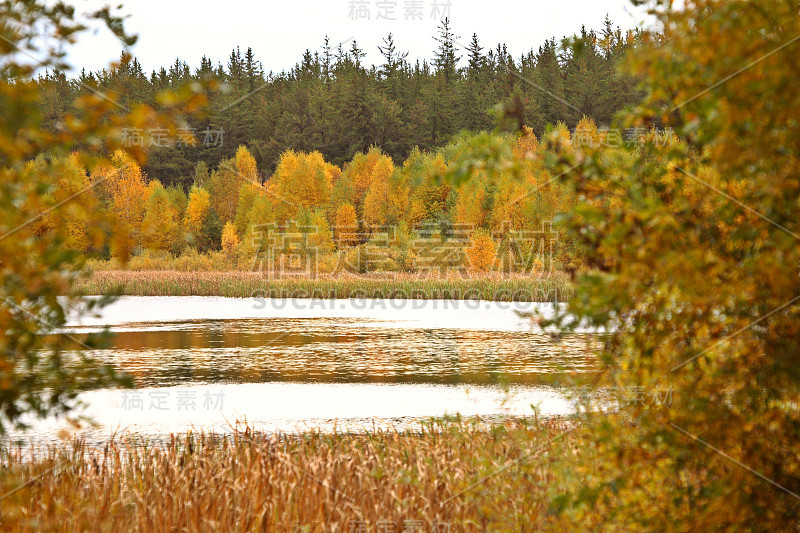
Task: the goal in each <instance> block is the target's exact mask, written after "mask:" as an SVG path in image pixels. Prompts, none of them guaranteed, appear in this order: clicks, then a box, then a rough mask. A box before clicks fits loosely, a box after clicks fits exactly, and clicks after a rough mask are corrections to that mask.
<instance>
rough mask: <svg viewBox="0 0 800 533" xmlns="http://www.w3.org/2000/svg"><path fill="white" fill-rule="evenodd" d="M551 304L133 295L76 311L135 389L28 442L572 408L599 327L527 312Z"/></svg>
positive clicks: (547, 311) (98, 399)
mask: <svg viewBox="0 0 800 533" xmlns="http://www.w3.org/2000/svg"><path fill="white" fill-rule="evenodd" d="M520 311H521V312H528V313H530V312H532V311H536V312H538V313H540V314H542V315H543V316H552V313H553V306H552V305H551V304H541V303H540V304H536V303H511V302H486V301H444V300H293V299H283V300H277V299H236V298H217V297H123V298H120V299H119V300H118V301H116V302H115V303H114V304H112V305H111V306H109V307H107V308H105V309H104V310H103V311H102V313H101V315H100V316H94V317H83V318H82V319H77V318H75V317H73V318H71V319H70V321H69V322H68V325H67V327H66V328H65V330H64V331H65V332H66V333H69V334H71V335H76V336H77V335H79V334H81V333H86V332H88V331H94V330H97V329H99V328H100V327H102V326H109V327H110V328H111V330H112V331H113V332H114V333H115V336H114V338H113V340H112V342H111V345H110V346H108V347H107V348H105V349H102V350H93V351H91V352H90V354H91V355H92V356H93V357H95V358H97V359H100V360H102V361H105V362H110V363H113V364H114V365H115V366H117V367H118V368H119V369H120V370H124V371H125V372H127V373H129V374H130V375H132V376H133V377H134V379H135V382H136V386H137V388H136V389H135V390H120V389H104V390H96V391H91V392H86V393H83V394H81V396H80V399H81V400H82V401H83V402H84V404H85V407H84V408H83V409H82V410H81V411H80V412H81V414H82V415H85V416H88V417H91V418H92V419H93V420H94V422H95V423H96V425H94V426H92V427H89V426H85V427H83V428H80V429H75V428H72V427H71V425H70V424H69V423H68V422H67V421H66V420H63V419H57V418H50V419H46V420H39V421H35V422H34V423H33V427H32V429H31V430H29V431H27V432H25V433H20V432H12V433H11V434H10V435H9V437H10V438H11V439H13V440H15V441H24V442H25V443H31V442H35V443H48V442H54V441H56V440H57V439H59V437H61V438H63V437H65V436H81V437H83V438H86V439H87V440H88V441H90V442H101V441H103V440H105V439H107V438H108V437H109V436H111V435H112V434H117V435H121V434H124V433H129V434H133V435H136V436H139V437H143V438H146V439H154V440H158V439H162V438H163V437H165V436H167V435H169V434H170V433H179V432H185V431H189V430H205V431H215V432H222V433H224V432H230V431H231V429H232V427H234V426H236V425H237V424H239V425H241V424H244V423H246V424H248V425H249V426H250V427H252V428H254V429H256V430H261V431H267V432H287V433H294V432H301V431H304V430H308V429H320V430H322V431H333V430H334V429H338V430H349V431H362V430H368V429H372V428H376V427H381V428H385V427H396V428H402V427H407V426H409V425H411V424H413V423H414V422H415V421H417V420H420V419H424V418H428V417H432V416H443V415H455V414H461V415H464V416H480V417H484V418H487V419H493V418H499V417H505V416H528V415H533V414H534V410H533V408H532V405H535V406H537V409H538V414H539V416H552V415H563V414H568V413H569V412H571V410H572V404H571V402H570V399H569V398H568V397H567V394H566V392H567V391H568V387H570V386H574V384H575V383H576V382H577V383H580V382H582V381H585V380H588V379H589V378H590V377H591V376H592V374H593V372H594V371H595V370H596V366H595V365H596V363H595V359H594V358H593V357H592V356H591V355H590V346H591V344H592V343H593V342H594V339H595V336H594V335H593V334H592V333H591V332H589V331H581V332H579V333H576V334H571V335H567V336H563V337H560V338H553V337H552V336H551V335H549V334H546V333H544V332H542V331H540V330H539V329H538V327H537V326H535V325H534V324H533V323H532V322H531V320H530V319H528V318H524V317H521V316H520V315H518V312H520Z"/></svg>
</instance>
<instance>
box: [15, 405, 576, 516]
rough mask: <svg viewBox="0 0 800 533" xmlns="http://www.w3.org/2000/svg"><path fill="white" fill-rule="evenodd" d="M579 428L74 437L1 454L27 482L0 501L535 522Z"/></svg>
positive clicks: (166, 511) (25, 507)
mask: <svg viewBox="0 0 800 533" xmlns="http://www.w3.org/2000/svg"><path fill="white" fill-rule="evenodd" d="M571 428H572V423H571V422H569V421H566V420H559V419H551V420H547V421H535V420H521V419H516V420H511V421H506V422H502V423H488V424H487V423H484V422H480V421H476V420H474V419H470V420H464V419H457V420H449V421H431V422H425V423H421V424H420V425H419V426H418V427H415V428H414V429H413V430H403V431H393V430H388V431H387V430H377V429H376V430H373V431H372V432H369V433H366V434H352V433H341V432H340V433H334V434H325V433H320V432H313V431H312V432H307V433H303V434H301V435H297V436H288V435H277V436H276V435H264V434H259V433H254V432H253V431H251V430H249V429H242V430H237V431H236V432H234V433H233V434H232V435H228V436H226V437H213V436H210V435H203V434H198V435H188V436H184V437H182V438H176V437H171V438H170V440H169V441H168V442H166V443H164V444H160V445H138V446H135V445H133V444H131V443H129V442H126V441H117V442H111V443H109V444H107V445H106V446H105V447H102V448H90V447H88V446H86V445H84V444H81V443H79V442H75V443H73V444H71V445H65V446H61V447H50V448H47V449H45V450H44V451H43V452H41V453H39V454H38V455H37V457H35V458H34V459H31V457H30V455H28V456H26V455H25V452H23V451H20V450H18V451H15V452H13V453H4V454H3V456H2V469H3V472H4V475H3V477H2V487H1V488H2V494H8V493H9V491H12V490H14V489H16V488H18V487H20V485H22V484H24V483H26V482H29V484H28V485H25V486H23V487H22V488H19V489H18V490H16V491H15V492H13V493H11V494H10V495H7V496H5V497H4V498H3V499H2V500H0V529H2V530H3V531H26V530H70V531H89V530H91V531H130V530H143V531H178V530H180V531H309V532H317V531H319V532H321V531H354V530H355V531H358V529H357V528H355V526H357V525H358V524H359V523H362V522H363V523H366V524H367V531H379V530H380V529H378V526H379V525H380V524H381V523H384V524H392V525H393V529H389V531H398V532H400V531H404V527H405V528H407V527H408V526H409V525H410V524H422V529H421V530H419V531H486V530H491V531H521V530H535V529H536V525H537V524H539V523H541V521H542V520H543V519H544V518H545V517H546V513H547V507H546V505H547V504H546V502H547V498H546V495H547V492H548V490H549V487H550V486H551V485H552V484H554V483H556V479H555V476H554V475H553V474H552V472H551V471H550V469H549V468H548V464H549V463H550V461H551V460H552V459H551V457H553V456H555V455H556V454H555V453H554V451H553V448H554V447H556V446H558V447H561V449H562V450H563V449H568V448H572V449H573V450H574V448H575V447H574V445H573V443H571V441H570V438H571V436H570V433H569V432H570V430H571ZM31 480H33V481H31ZM445 526H448V528H445ZM384 530H387V529H384ZM405 530H407V529H405Z"/></svg>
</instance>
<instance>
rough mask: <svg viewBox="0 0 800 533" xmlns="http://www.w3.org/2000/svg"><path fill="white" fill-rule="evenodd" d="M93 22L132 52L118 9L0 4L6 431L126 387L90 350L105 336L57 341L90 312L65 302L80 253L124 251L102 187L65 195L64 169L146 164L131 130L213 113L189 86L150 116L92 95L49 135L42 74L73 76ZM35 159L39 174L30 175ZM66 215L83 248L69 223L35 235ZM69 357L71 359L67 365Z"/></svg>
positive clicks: (0, 395) (0, 333) (1, 400)
mask: <svg viewBox="0 0 800 533" xmlns="http://www.w3.org/2000/svg"><path fill="white" fill-rule="evenodd" d="M93 20H95V21H96V20H101V21H104V22H105V23H106V25H107V26H108V28H109V29H110V30H111V31H112V32H113V33H114V34H115V35H117V36H118V37H119V38H120V39H121V41H122V42H123V43H124V44H125V45H130V44H132V43H133V42H134V38H133V37H130V36H128V35H127V34H126V33H125V32H124V29H123V25H122V19H121V18H120V17H118V16H116V15H115V14H114V13H113V12H112V11H111V10H110V9H109V8H104V9H101V10H99V11H97V12H94V13H89V14H86V15H79V14H76V12H75V10H74V8H73V7H71V6H69V5H67V4H65V3H63V2H44V1H40V0H25V1H2V2H0V69H2V72H1V73H0V431H3V430H5V429H6V428H7V427H8V425H9V424H14V423H19V422H20V421H21V417H22V415H23V414H26V413H30V414H33V415H44V414H47V413H53V412H64V411H67V410H69V408H70V407H72V406H74V404H75V398H76V395H77V392H79V391H80V390H82V389H86V388H89V387H93V386H97V385H100V384H103V383H108V382H109V380H112V381H117V380H118V378H119V376H117V375H116V374H115V373H114V371H113V369H111V368H110V367H105V366H100V365H98V364H96V362H95V361H93V360H92V359H90V358H89V357H88V356H87V355H86V354H85V353H84V352H83V351H82V350H83V348H86V347H90V348H91V347H94V346H95V344H96V343H97V342H98V338H97V337H92V336H90V337H88V338H80V339H79V338H77V337H75V336H69V337H66V336H64V335H54V334H53V333H54V332H55V331H56V330H57V329H58V328H59V327H61V326H63V325H64V323H65V321H66V316H67V315H68V313H69V312H70V311H71V310H76V311H77V310H78V309H79V308H84V309H85V307H86V306H87V303H86V302H85V301H83V302H80V301H78V300H76V299H74V298H60V297H59V296H62V295H66V294H69V293H70V291H71V287H72V283H73V282H74V280H75V279H76V278H77V277H78V276H80V275H82V274H83V273H84V261H85V258H84V255H83V250H82V249H81V248H83V247H84V246H85V245H88V246H89V248H90V249H93V250H99V249H102V248H104V247H105V246H108V245H109V244H110V245H112V246H115V247H116V248H117V249H122V250H123V251H124V249H125V248H126V247H127V244H125V243H114V242H109V235H115V234H116V235H122V232H117V231H115V229H116V225H117V221H116V220H115V219H114V218H113V217H111V216H108V215H104V214H103V210H98V209H96V208H95V205H96V202H97V199H96V197H95V196H94V195H93V194H89V193H90V190H91V189H92V188H93V187H94V186H96V185H99V184H100V180H94V181H92V182H90V183H89V184H88V185H87V186H85V187H82V188H79V189H78V190H73V189H72V188H65V187H59V186H58V184H59V181H60V179H61V177H62V175H63V168H62V167H63V164H60V163H59V161H64V160H65V158H68V157H69V158H71V159H70V160H71V161H72V162H73V163H74V164H75V165H78V166H81V167H84V168H87V169H88V170H89V171H90V172H91V171H92V170H94V169H95V168H108V167H110V166H111V163H110V161H109V155H110V154H113V153H114V151H115V150H117V149H122V150H124V151H125V152H126V155H127V156H129V157H131V158H133V160H135V161H138V163H139V164H141V163H142V162H143V161H144V155H145V154H144V153H143V152H142V151H141V149H137V148H136V147H128V146H124V145H125V144H126V143H125V142H124V139H125V135H126V131H127V130H129V129H133V128H135V129H138V130H141V131H148V130H150V129H155V128H166V129H167V130H168V131H170V132H172V134H173V135H174V134H175V132H176V130H177V128H178V127H179V126H180V117H181V116H184V115H185V114H186V113H188V112H193V111H196V110H198V109H199V108H200V106H202V105H203V103H204V97H203V94H202V90H201V88H199V87H187V88H186V89H185V90H183V92H182V93H180V94H178V93H174V94H164V95H162V96H161V97H160V99H159V109H158V110H155V109H153V108H151V107H147V106H143V105H139V106H136V107H133V108H131V109H128V108H126V107H125V106H123V105H122V104H120V103H118V102H117V101H116V100H115V95H114V94H113V93H106V94H103V93H100V92H99V91H97V90H96V89H95V88H90V90H89V95H88V96H84V97H81V98H80V99H79V100H77V101H75V102H74V103H73V105H72V109H73V112H72V113H71V114H68V115H67V116H66V117H65V118H64V120H63V121H62V122H60V123H59V124H58V125H57V127H56V128H54V129H53V128H51V129H45V128H44V127H43V126H42V112H41V109H40V103H39V102H40V101H39V92H38V91H39V89H38V88H37V86H36V84H35V83H33V82H32V81H31V76H32V75H33V74H34V73H35V72H37V71H38V70H40V69H44V68H50V69H60V70H65V69H67V68H68V66H67V65H66V64H65V62H64V50H65V49H66V48H67V47H68V45H69V44H71V43H73V42H74V41H75V40H76V38H77V36H78V35H79V34H80V33H81V31H82V30H84V29H86V25H87V24H88V23H90V22H91V21H93ZM143 144H144V145H147V144H148V143H147V142H144V143H143ZM34 158H39V159H38V161H39V163H38V164H35V165H31V164H29V161H31V160H33V159H34ZM65 208H66V209H67V210H68V212H69V213H72V214H75V215H76V216H78V217H79V218H80V220H81V221H82V224H81V227H82V228H85V231H84V232H83V233H82V235H81V239H80V240H81V241H82V242H80V243H77V242H76V240H75V238H74V235H72V234H71V233H70V224H59V223H56V224H46V231H37V229H38V230H41V228H42V227H43V225H42V223H43V222H44V221H55V220H58V217H57V216H55V215H56V213H60V212H61V211H60V210H62V209H65ZM112 239H113V238H112ZM120 240H124V239H122V238H120ZM120 244H124V245H120ZM104 302H105V300H99V301H93V302H90V303H89V304H88V305H89V306H90V307H91V306H96V305H99V304H102V303H104ZM64 347H67V348H69V349H70V351H69V355H68V356H66V355H65V352H63V351H62V348H64Z"/></svg>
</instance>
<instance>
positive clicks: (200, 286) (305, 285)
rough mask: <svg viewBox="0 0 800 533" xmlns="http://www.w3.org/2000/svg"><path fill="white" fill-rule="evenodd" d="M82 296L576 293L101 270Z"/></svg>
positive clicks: (544, 280) (513, 284)
mask: <svg viewBox="0 0 800 533" xmlns="http://www.w3.org/2000/svg"><path fill="white" fill-rule="evenodd" d="M74 292H76V293H79V294H112V293H115V292H119V293H121V294H123V295H130V296H227V297H234V298H250V297H254V296H255V297H261V298H321V299H330V298H400V299H409V298H413V299H424V300H489V301H524V302H530V301H534V302H551V301H553V300H554V299H557V300H559V301H564V300H565V299H567V298H569V297H570V296H571V295H572V293H573V285H572V282H571V281H570V280H569V278H568V277H567V276H566V275H565V274H560V273H559V274H550V275H548V276H542V277H535V276H522V275H502V274H488V275H483V276H481V277H459V276H444V277H421V276H418V275H412V274H397V273H390V274H370V275H352V274H336V275H320V276H317V277H313V278H312V277H283V278H269V277H265V276H264V275H263V274H262V273H259V272H247V271H234V272H182V271H170V270H168V271H128V270H105V271H96V272H93V273H92V275H91V276H90V277H89V278H87V279H85V280H83V281H81V282H80V283H78V284H77V285H76V286H75V287H74Z"/></svg>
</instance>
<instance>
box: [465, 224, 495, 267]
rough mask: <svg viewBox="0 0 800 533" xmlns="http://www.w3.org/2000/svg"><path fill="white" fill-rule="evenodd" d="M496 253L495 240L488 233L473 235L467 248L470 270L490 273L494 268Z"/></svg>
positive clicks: (482, 231)
mask: <svg viewBox="0 0 800 533" xmlns="http://www.w3.org/2000/svg"><path fill="white" fill-rule="evenodd" d="M496 251H497V249H496V246H495V244H494V240H492V237H491V235H489V233H488V232H487V231H485V230H478V231H476V232H475V233H473V235H472V237H471V238H470V242H469V247H468V248H467V258H468V259H469V267H470V269H471V270H474V271H476V272H488V271H490V270H491V269H492V267H493V266H494V261H495V254H496Z"/></svg>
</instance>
